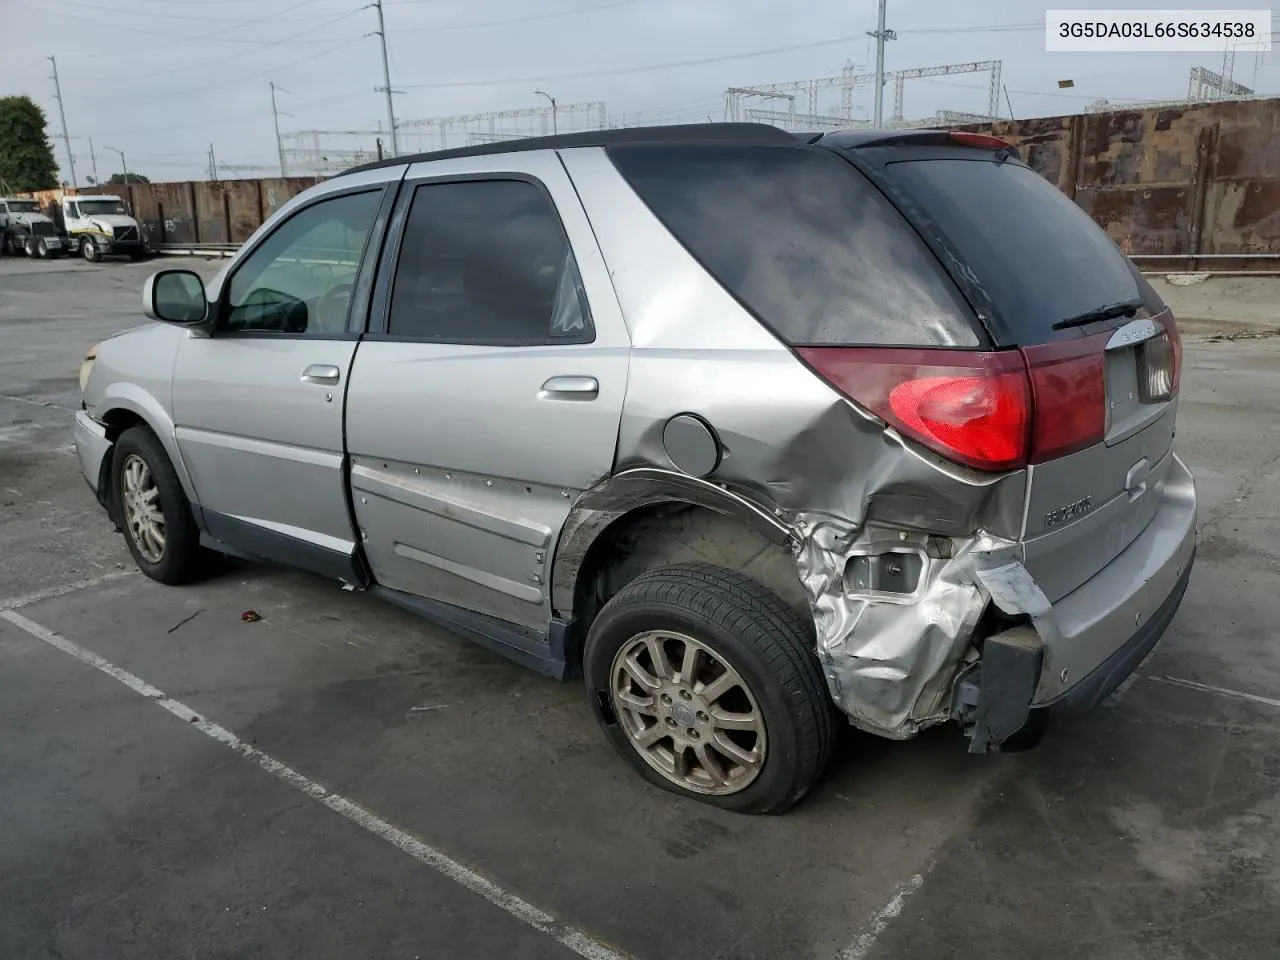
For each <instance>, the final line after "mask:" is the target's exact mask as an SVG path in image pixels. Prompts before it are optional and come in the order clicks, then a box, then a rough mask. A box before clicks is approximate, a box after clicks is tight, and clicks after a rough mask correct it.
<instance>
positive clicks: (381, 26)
mask: <svg viewBox="0 0 1280 960" xmlns="http://www.w3.org/2000/svg"><path fill="white" fill-rule="evenodd" d="M373 8H374V9H375V10H377V11H378V39H379V40H380V41H381V43H382V82H383V83H384V84H385V86H381V87H378V88H377V90H378V91H379V92H380V93H385V94H386V95H387V124H388V125H389V126H390V127H391V155H392V156H393V157H398V156H400V141H399V139H398V137H397V136H396V110H395V107H393V106H392V105H391V92H392V91H391V64H390V62H389V61H388V60H387V27H386V24H385V23H384V22H383V20H382V0H373Z"/></svg>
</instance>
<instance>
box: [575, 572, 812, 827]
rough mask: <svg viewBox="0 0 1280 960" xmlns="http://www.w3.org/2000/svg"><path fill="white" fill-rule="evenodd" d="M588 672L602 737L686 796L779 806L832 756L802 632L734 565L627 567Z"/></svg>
mask: <svg viewBox="0 0 1280 960" xmlns="http://www.w3.org/2000/svg"><path fill="white" fill-rule="evenodd" d="M690 649H693V650H695V651H696V652H695V653H694V654H693V655H692V659H690V654H689V651H690ZM659 657H660V658H661V660H662V661H664V663H661V664H660V663H659V662H658V660H659ZM583 672H584V674H585V676H586V682H587V689H588V692H589V693H590V696H591V702H592V705H593V707H594V708H595V710H596V717H597V719H598V720H599V722H600V725H601V727H602V729H603V730H604V733H605V736H606V737H607V738H608V739H609V741H610V743H612V744H613V746H614V748H615V749H616V750H617V751H618V752H619V753H620V754H622V756H623V757H624V758H626V760H627V761H628V762H629V763H630V764H631V765H632V767H634V768H635V770H636V771H637V772H638V773H639V774H640V775H641V776H642V777H644V778H645V779H646V780H648V781H649V782H650V783H653V784H655V785H656V786H659V787H662V788H663V789H664V790H669V791H671V792H673V793H677V794H680V795H681V796H685V797H689V798H691V799H695V800H700V801H702V802H704V803H708V804H711V805H713V806H717V807H721V808H723V809H726V810H734V811H737V812H740V813H758V814H761V813H781V812H783V811H784V810H786V809H787V808H788V807H790V806H792V805H793V804H794V803H796V802H797V801H798V800H800V798H801V797H803V796H804V795H805V793H807V792H808V790H809V788H810V787H811V786H812V785H813V784H814V782H815V781H816V780H817V779H818V777H819V776H820V775H821V773H822V771H823V768H824V767H825V766H826V764H827V761H828V760H829V759H830V757H831V751H832V748H833V746H834V742H835V736H836V716H835V708H834V706H833V705H832V703H831V700H830V699H829V697H828V695H827V689H826V683H825V681H824V680H823V677H822V671H821V669H820V668H819V665H818V662H817V659H816V657H815V656H814V653H813V641H812V640H811V639H810V635H809V632H808V631H807V630H806V629H805V626H804V625H803V624H802V623H801V622H800V621H799V619H798V618H797V617H796V615H795V613H794V612H792V610H791V609H790V608H789V607H788V606H787V604H786V603H784V602H783V601H782V599H781V598H779V597H778V596H777V595H776V594H774V593H773V592H772V591H770V590H767V589H766V588H765V587H763V586H761V585H760V584H759V583H757V582H756V581H755V580H752V579H751V578H750V577H747V576H745V575H744V574H741V573H738V572H737V571H734V570H727V569H725V568H722V567H716V566H713V565H711V564H703V563H687V564H679V565H676V566H670V567H663V568H660V569H658V570H653V571H651V572H649V573H646V574H643V575H642V576H640V577H638V578H636V579H635V580H633V581H632V582H631V583H629V584H627V586H625V587H624V588H623V589H622V590H621V591H619V592H618V594H617V595H616V596H615V597H613V598H612V599H611V600H610V601H609V602H608V603H607V604H605V606H604V608H603V609H602V610H601V611H600V614H599V615H598V616H597V617H596V619H595V621H594V622H593V623H592V625H591V630H590V633H589V635H588V637H587V644H586V651H585V655H584V663H583ZM686 673H692V676H686ZM660 675H661V676H660Z"/></svg>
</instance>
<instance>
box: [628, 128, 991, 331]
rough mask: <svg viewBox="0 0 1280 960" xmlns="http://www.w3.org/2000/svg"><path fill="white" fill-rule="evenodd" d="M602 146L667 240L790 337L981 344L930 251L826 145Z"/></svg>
mask: <svg viewBox="0 0 1280 960" xmlns="http://www.w3.org/2000/svg"><path fill="white" fill-rule="evenodd" d="M609 155H610V157H611V158H612V159H613V162H614V164H615V166H617V168H618V170H619V171H620V172H621V173H622V175H623V176H624V177H625V178H626V179H627V181H628V182H629V183H630V184H631V186H632V187H633V188H634V189H635V191H636V192H637V193H638V194H639V195H640V198H641V199H642V200H644V202H645V203H646V204H647V205H648V206H649V208H650V209H651V210H652V211H653V212H654V214H655V215H656V216H657V217H658V219H659V220H661V221H662V222H663V224H664V225H665V226H666V227H667V229H668V230H670V231H671V233H672V234H673V235H674V236H675V237H676V239H677V240H679V241H680V242H681V243H682V244H683V245H684V246H685V248H686V249H687V250H688V251H689V252H690V253H691V254H692V255H693V256H694V257H695V258H696V259H697V260H698V261H699V262H700V263H701V264H702V265H703V267H704V268H705V269H706V270H707V271H708V272H709V273H711V275H712V276H714V277H715V278H716V280H718V281H719V283H720V284H721V285H722V286H723V287H724V288H725V289H726V290H728V292H729V293H731V294H732V295H733V296H734V297H735V298H737V300H738V301H739V302H740V303H742V304H743V305H744V306H745V307H746V308H747V309H749V310H750V311H752V313H754V314H755V315H756V317H757V318H759V319H760V320H761V321H762V322H763V323H764V324H765V325H766V326H768V327H769V328H771V329H772V330H773V331H774V333H775V334H776V335H777V336H779V337H780V338H781V339H783V340H784V341H786V342H787V343H790V344H793V345H824V346H825V345H850V344H861V345H873V346H890V345H900V346H939V347H971V346H977V345H978V343H979V339H978V334H977V328H976V326H975V324H976V321H975V320H974V319H973V317H972V313H971V311H970V310H969V308H968V306H967V305H966V304H965V303H964V301H963V300H962V299H961V298H960V295H959V292H958V291H957V290H956V288H955V287H954V285H953V284H952V283H951V281H950V280H949V279H948V277H947V276H946V274H945V273H944V272H943V270H942V268H941V266H940V264H939V263H938V261H937V259H936V258H935V257H934V256H933V254H932V253H930V251H929V250H928V248H927V247H925V245H924V243H923V242H922V241H921V239H920V237H919V236H918V235H917V234H916V233H915V231H914V230H913V229H912V227H911V226H910V224H908V223H907V222H906V221H905V220H904V219H903V218H902V216H901V214H899V213H898V211H897V210H896V209H895V208H894V207H893V206H892V205H891V204H890V203H889V201H888V200H886V199H885V197H884V196H883V195H882V194H881V193H880V192H879V191H878V190H877V189H876V188H875V187H874V186H873V185H872V184H871V183H870V181H868V180H867V179H866V178H865V177H863V176H862V174H861V173H859V172H858V171H857V170H856V169H855V168H854V167H853V166H852V165H851V164H849V163H848V162H847V161H845V160H843V159H841V158H840V157H838V156H836V155H835V154H832V153H829V152H826V151H822V150H817V149H807V148H804V147H762V146H742V145H724V144H718V145H712V144H705V145H704V144H699V145H689V146H686V145H681V146H665V145H664V146H653V145H643V146H642V145H636V146H620V147H612V148H610V149H609Z"/></svg>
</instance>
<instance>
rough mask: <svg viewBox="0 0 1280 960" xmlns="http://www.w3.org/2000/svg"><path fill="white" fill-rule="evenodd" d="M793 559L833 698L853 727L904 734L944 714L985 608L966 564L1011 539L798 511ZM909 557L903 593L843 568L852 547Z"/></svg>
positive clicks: (985, 558)
mask: <svg viewBox="0 0 1280 960" xmlns="http://www.w3.org/2000/svg"><path fill="white" fill-rule="evenodd" d="M800 526H801V529H802V533H803V534H804V536H803V539H802V541H801V544H800V547H799V550H798V554H797V558H796V566H797V569H798V571H799V573H800V578H801V581H802V582H803V584H804V587H805V591H806V593H807V594H808V596H809V601H810V604H811V606H812V608H813V613H814V624H815V627H816V632H817V639H818V656H819V659H820V660H821V662H822V667H823V672H824V673H825V675H826V678H827V685H828V687H829V688H830V691H831V695H832V697H833V698H834V700H835V701H836V704H837V705H838V706H839V707H840V708H841V709H842V710H843V711H844V712H845V713H846V714H847V715H848V717H849V719H850V721H851V722H852V723H853V724H854V725H855V726H857V727H860V728H862V729H864V730H867V731H869V732H871V733H875V734H878V735H880V736H884V737H890V738H893V739H898V740H904V739H907V738H909V737H913V736H915V735H916V734H917V733H919V731H920V730H921V729H923V728H924V727H927V726H931V725H932V724H935V723H940V722H942V721H944V720H946V719H947V718H948V717H949V715H950V702H951V684H952V680H953V679H954V677H955V674H956V670H957V669H958V667H959V666H960V663H961V661H962V659H963V657H964V656H965V653H966V651H967V649H968V647H969V644H970V641H971V638H972V635H973V632H974V629H975V628H976V627H977V624H978V620H979V619H980V618H981V616H982V613H983V610H984V609H985V608H986V604H987V600H988V591H987V589H986V588H985V587H984V585H983V583H982V581H981V579H980V578H979V576H978V575H977V573H976V563H977V562H979V561H981V562H990V559H991V557H992V556H999V555H1000V552H1001V550H1002V548H1004V547H1012V545H1011V544H1007V543H1005V542H997V541H995V540H993V539H992V538H990V537H989V536H986V535H980V536H978V537H974V538H970V539H967V540H961V539H947V538H938V537H928V536H925V535H922V534H917V533H912V532H909V531H904V530H894V529H891V528H885V527H868V528H864V529H862V530H861V531H859V530H858V529H857V528H855V527H854V526H853V525H851V524H849V523H847V522H845V521H841V520H837V519H834V518H829V517H814V516H812V515H809V516H806V517H803V518H801V521H800ZM894 553H904V554H914V555H915V556H917V557H919V559H920V562H921V565H920V574H919V580H918V582H917V584H916V587H915V590H914V592H912V593H909V594H905V593H888V592H876V591H870V590H861V589H858V588H856V587H853V586H851V584H850V583H849V578H848V577H847V576H846V568H847V567H848V564H849V561H850V559H851V558H853V557H857V556H881V555H885V554H894Z"/></svg>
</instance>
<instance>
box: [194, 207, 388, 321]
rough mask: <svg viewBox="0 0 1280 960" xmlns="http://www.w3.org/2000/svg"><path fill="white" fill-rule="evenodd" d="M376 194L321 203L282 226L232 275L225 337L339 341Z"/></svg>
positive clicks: (298, 214) (375, 214)
mask: <svg viewBox="0 0 1280 960" xmlns="http://www.w3.org/2000/svg"><path fill="white" fill-rule="evenodd" d="M381 201H382V191H381V190H369V191H366V192H364V193H352V194H346V195H345V196H341V197H333V198H331V199H329V200H322V201H320V202H319V203H316V204H313V205H312V206H310V207H307V208H306V209H304V210H301V211H300V212H298V213H297V214H295V215H294V216H292V217H290V218H289V219H288V220H286V221H285V222H284V223H283V224H281V225H280V226H279V227H278V228H277V229H276V231H275V233H273V234H272V235H271V236H269V237H268V238H267V239H266V240H265V241H264V242H263V243H262V244H261V245H260V246H259V247H258V248H257V249H255V250H254V251H253V252H252V253H250V254H249V256H248V257H246V258H245V260H244V262H243V263H241V264H240V266H239V267H238V268H237V269H236V272H235V273H234V274H232V276H231V280H230V283H229V284H228V290H227V299H226V305H225V307H224V310H223V315H222V319H221V323H220V324H219V329H220V330H221V331H223V332H226V333H233V334H234V333H252V334H263V333H279V334H287V335H290V336H319V337H324V336H333V335H335V334H341V333H344V332H345V331H346V329H347V318H348V313H349V310H350V306H351V292H352V290H353V288H354V286H355V282H356V274H357V273H358V271H359V269H360V260H361V257H362V256H363V253H364V247H365V242H366V240H367V239H368V237H369V232H370V231H371V230H372V229H373V221H374V218H375V217H376V216H377V212H378V205H379V204H380V203H381Z"/></svg>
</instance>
